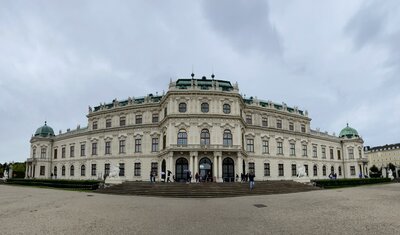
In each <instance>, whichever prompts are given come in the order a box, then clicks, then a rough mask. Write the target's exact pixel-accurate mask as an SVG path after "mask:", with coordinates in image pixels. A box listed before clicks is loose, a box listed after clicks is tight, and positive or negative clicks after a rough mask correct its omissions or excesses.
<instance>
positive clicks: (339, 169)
mask: <svg viewBox="0 0 400 235" xmlns="http://www.w3.org/2000/svg"><path fill="white" fill-rule="evenodd" d="M338 172H339V175H342V167H341V166H339V167H338Z"/></svg>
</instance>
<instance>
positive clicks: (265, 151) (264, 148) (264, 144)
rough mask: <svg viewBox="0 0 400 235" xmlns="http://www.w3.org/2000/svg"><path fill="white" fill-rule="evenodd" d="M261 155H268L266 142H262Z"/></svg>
mask: <svg viewBox="0 0 400 235" xmlns="http://www.w3.org/2000/svg"><path fill="white" fill-rule="evenodd" d="M262 153H269V146H268V140H263V141H262Z"/></svg>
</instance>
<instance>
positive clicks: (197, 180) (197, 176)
mask: <svg viewBox="0 0 400 235" xmlns="http://www.w3.org/2000/svg"><path fill="white" fill-rule="evenodd" d="M194 178H196V183H198V182H199V179H200V175H199V173H198V172H196V175H194Z"/></svg>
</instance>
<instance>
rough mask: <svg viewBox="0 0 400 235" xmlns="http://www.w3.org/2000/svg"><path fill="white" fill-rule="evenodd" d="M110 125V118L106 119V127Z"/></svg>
mask: <svg viewBox="0 0 400 235" xmlns="http://www.w3.org/2000/svg"><path fill="white" fill-rule="evenodd" d="M110 127H111V119H107V120H106V128H110Z"/></svg>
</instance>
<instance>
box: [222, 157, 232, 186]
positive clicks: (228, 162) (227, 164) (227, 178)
mask: <svg viewBox="0 0 400 235" xmlns="http://www.w3.org/2000/svg"><path fill="white" fill-rule="evenodd" d="M222 179H223V180H224V182H235V162H234V161H233V159H232V158H230V157H227V158H225V159H224V160H223V161H222Z"/></svg>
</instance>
